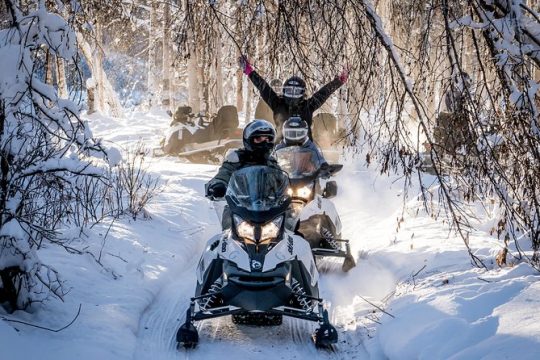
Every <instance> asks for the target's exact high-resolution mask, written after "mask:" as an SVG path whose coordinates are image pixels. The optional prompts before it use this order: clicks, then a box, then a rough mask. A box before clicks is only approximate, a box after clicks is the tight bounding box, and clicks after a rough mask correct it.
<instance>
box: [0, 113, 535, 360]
mask: <svg viewBox="0 0 540 360" xmlns="http://www.w3.org/2000/svg"><path fill="white" fill-rule="evenodd" d="M88 121H89V122H90V125H91V127H92V129H93V131H94V133H95V134H96V135H97V136H100V137H103V138H104V139H106V140H107V141H110V142H112V143H114V144H116V145H117V146H125V147H129V146H133V145H134V144H135V143H136V142H137V141H139V139H142V140H143V141H144V143H145V144H147V146H149V147H157V146H158V142H159V139H160V137H161V134H162V133H163V131H164V129H165V128H166V127H167V125H168V122H169V119H168V118H167V117H166V115H165V114H164V113H161V112H152V113H133V114H132V115H130V117H129V118H126V119H111V118H106V117H101V116H92V117H90V118H89V119H88ZM216 170H217V167H215V166H209V165H196V164H188V163H185V162H182V161H180V160H178V159H175V158H173V157H159V158H157V157H156V158H152V159H151V163H150V172H152V173H153V174H154V175H155V176H159V177H160V182H161V191H160V193H159V194H158V195H157V197H156V198H155V200H154V201H153V202H152V203H151V204H150V205H149V206H148V208H147V211H148V214H149V215H150V217H151V218H149V219H137V220H136V221H135V220H133V219H131V218H129V217H126V218H123V219H122V220H120V221H117V222H114V223H113V224H111V223H110V222H107V221H105V222H104V223H102V224H100V225H99V226H96V227H94V228H92V229H91V230H88V231H86V233H85V234H84V235H82V236H80V237H78V238H77V239H76V240H74V241H73V244H72V245H73V246H76V247H78V248H85V247H87V250H89V251H92V252H93V253H94V254H96V256H98V254H101V261H102V264H103V265H104V266H103V267H101V266H99V265H98V264H97V263H96V262H95V261H94V260H93V259H92V257H91V256H89V255H68V254H67V253H65V252H64V251H62V250H59V249H56V248H53V247H51V248H49V249H47V250H46V251H45V252H42V253H41V256H42V260H43V261H44V262H46V263H49V264H51V265H53V266H54V267H55V268H56V269H57V270H58V271H59V272H60V273H61V274H62V275H63V277H64V280H65V281H66V285H67V287H68V288H70V289H71V291H70V293H69V294H68V295H67V296H66V298H65V302H63V303H62V302H60V301H58V300H55V299H51V300H50V301H49V302H47V303H46V304H45V306H43V307H42V308H41V309H40V310H39V311H38V312H37V313H34V314H26V313H23V312H17V313H15V314H11V315H8V314H3V313H1V314H0V316H1V318H2V319H12V320H19V321H23V322H27V323H32V324H35V325H38V326H42V327H47V328H50V329H60V328H62V327H64V326H65V325H66V324H69V323H70V321H72V320H73V319H74V318H75V317H76V315H77V313H78V310H79V307H80V313H79V315H78V316H77V317H76V319H75V321H74V322H73V324H72V325H70V326H69V327H67V328H66V329H64V330H62V331H59V332H51V331H47V330H43V329H39V328H36V327H32V326H29V325H26V324H22V323H17V322H8V321H0V359H2V360H3V359H55V360H64V359H65V360H71V359H78V360H84V359H178V358H180V359H184V358H186V359H239V358H249V359H303V358H308V357H311V358H321V359H326V358H333V359H448V358H453V359H480V358H485V359H540V315H538V309H540V282H539V281H538V280H540V274H538V273H537V272H536V271H534V270H532V269H531V268H530V267H528V266H527V265H525V264H517V265H515V266H511V267H507V268H503V269H499V268H497V267H496V266H494V265H492V267H493V269H492V270H490V271H485V270H480V269H477V268H475V267H473V266H472V265H471V263H470V259H469V257H468V255H467V252H466V250H465V248H464V245H463V243H462V240H461V239H459V238H458V237H456V236H455V235H454V234H452V233H450V232H449V231H448V228H447V225H445V224H444V223H443V222H442V221H440V220H439V221H436V220H434V219H432V218H430V217H428V216H425V215H423V212H422V211H417V210H419V206H420V204H418V203H416V202H415V201H414V200H409V201H408V203H407V206H406V207H405V210H403V206H402V205H403V198H402V195H403V194H402V190H403V188H402V184H401V182H400V181H399V178H397V177H395V178H392V177H387V176H381V175H378V174H377V172H376V171H374V170H371V169H366V168H365V167H364V165H363V160H360V159H348V160H347V161H346V163H345V167H344V170H343V171H342V173H340V174H339V176H338V178H337V181H338V184H339V186H340V194H339V195H338V197H337V198H336V200H335V202H336V205H337V207H338V210H339V212H340V214H341V218H342V221H343V229H344V233H343V237H344V238H348V239H350V240H351V244H352V248H353V251H354V253H355V254H356V256H357V263H358V266H357V267H356V268H355V269H353V270H351V271H350V272H349V273H347V274H344V273H341V272H340V271H329V272H325V273H323V274H322V277H321V284H320V287H321V295H322V297H323V298H325V299H326V300H327V301H328V305H329V309H330V312H331V318H332V322H333V323H334V324H335V326H336V327H337V329H338V331H339V336H340V341H339V343H338V345H337V347H336V351H335V352H326V351H320V350H316V349H315V347H314V346H313V344H312V343H311V338H310V335H311V332H312V331H313V330H314V329H315V325H314V324H311V323H307V322H304V321H301V320H291V319H285V321H284V323H283V325H282V326H279V327H270V328H256V327H250V326H241V325H234V324H232V322H231V321H230V319H229V318H222V319H216V320H207V321H203V322H201V323H200V324H199V325H198V326H199V334H200V337H201V339H200V343H199V346H198V347H197V348H196V349H195V350H192V351H183V350H182V351H178V350H176V347H175V334H176V330H177V328H178V327H179V326H180V324H181V322H182V321H183V316H184V313H185V310H186V308H187V306H188V301H189V298H190V296H192V295H193V292H194V286H195V266H196V263H197V261H198V257H199V255H200V254H201V252H202V250H203V247H204V245H205V242H206V240H207V239H208V238H209V237H210V236H211V235H213V234H215V233H217V232H218V231H219V229H220V227H219V224H218V220H217V216H216V212H215V210H214V209H213V206H212V204H211V203H210V202H209V201H208V200H206V199H205V198H204V195H203V189H204V186H203V185H204V183H205V182H206V181H208V179H210V178H211V177H212V176H213V175H214V174H215V172H216ZM417 213H418V215H417ZM402 217H403V221H402V222H400V225H399V231H396V228H397V226H398V219H400V218H402ZM484 220H485V223H489V221H491V220H492V219H487V218H486V219H484ZM471 246H472V248H473V249H474V250H475V251H476V252H477V254H479V255H481V256H485V257H490V258H494V254H495V253H496V252H497V251H498V248H497V244H496V242H495V241H494V239H493V238H492V237H491V236H489V234H488V233H484V232H477V233H475V234H474V236H473V237H472V238H471Z"/></svg>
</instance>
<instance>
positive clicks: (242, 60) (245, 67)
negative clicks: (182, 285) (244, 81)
mask: <svg viewBox="0 0 540 360" xmlns="http://www.w3.org/2000/svg"><path fill="white" fill-rule="evenodd" d="M238 63H239V64H240V68H242V71H243V72H244V74H246V75H247V76H249V74H251V73H252V72H253V68H252V67H251V64H250V63H249V60H248V58H247V56H245V55H242V56H240V57H239V58H238Z"/></svg>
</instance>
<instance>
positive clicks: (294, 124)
mask: <svg viewBox="0 0 540 360" xmlns="http://www.w3.org/2000/svg"><path fill="white" fill-rule="evenodd" d="M308 132H309V127H308V124H307V122H305V121H304V120H302V118H301V117H300V116H291V117H290V118H289V119H288V120H287V121H285V123H284V124H283V138H284V139H285V143H286V144H287V145H302V144H303V143H304V142H305V141H306V140H307V138H308Z"/></svg>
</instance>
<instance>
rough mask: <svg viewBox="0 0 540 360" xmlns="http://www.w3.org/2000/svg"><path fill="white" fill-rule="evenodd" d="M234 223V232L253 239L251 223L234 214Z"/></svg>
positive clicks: (244, 237) (253, 230)
mask: <svg viewBox="0 0 540 360" xmlns="http://www.w3.org/2000/svg"><path fill="white" fill-rule="evenodd" d="M233 219H234V225H235V226H236V233H237V234H238V236H240V237H241V238H243V239H249V240H251V241H254V240H255V226H253V225H251V224H250V223H248V222H247V221H245V220H244V219H242V218H241V217H240V216H237V215H234V216H233Z"/></svg>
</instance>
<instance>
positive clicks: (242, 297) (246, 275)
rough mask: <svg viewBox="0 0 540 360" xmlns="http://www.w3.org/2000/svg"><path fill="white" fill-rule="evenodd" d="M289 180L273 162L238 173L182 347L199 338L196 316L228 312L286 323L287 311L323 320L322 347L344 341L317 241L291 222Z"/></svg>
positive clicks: (200, 276)
mask: <svg viewBox="0 0 540 360" xmlns="http://www.w3.org/2000/svg"><path fill="white" fill-rule="evenodd" d="M288 186H289V180H288V177H287V175H286V174H285V173H284V172H283V171H280V170H278V169H275V168H270V167H267V166H250V167H246V168H243V169H240V170H238V171H236V172H235V173H234V174H233V175H232V177H231V179H230V180H229V185H228V188H227V192H226V195H225V199H226V202H227V204H228V206H229V209H230V211H229V213H228V216H230V217H231V227H230V228H229V229H226V230H224V231H223V233H221V234H218V235H216V236H214V237H212V238H211V239H210V240H209V241H208V243H207V246H206V250H205V252H204V253H203V255H202V257H201V259H200V261H199V264H198V266H197V285H196V290H195V296H194V297H192V298H191V302H190V306H189V308H188V310H187V313H186V319H185V323H184V324H183V325H182V326H181V327H180V328H179V330H178V332H177V334H176V339H177V342H178V347H184V348H193V347H195V346H196V345H197V343H198V340H199V336H198V332H197V329H196V328H195V326H194V323H195V322H197V321H201V320H205V319H211V318H216V317H221V316H227V315H232V321H233V322H234V323H237V324H249V325H280V324H281V323H282V319H283V316H289V317H294V318H299V319H304V320H308V321H314V322H318V323H319V324H320V327H319V328H318V329H317V330H316V332H315V333H314V334H313V340H314V342H315V345H316V346H317V347H330V346H331V345H332V344H334V343H336V342H337V337H338V336H337V331H336V329H335V328H334V327H333V326H332V325H331V324H330V322H329V320H328V312H327V310H326V309H324V308H323V300H322V299H321V298H320V297H319V283H318V280H319V273H318V271H317V267H316V265H315V261H314V258H313V255H312V253H311V249H310V246H309V244H308V242H307V241H306V240H305V239H303V238H302V237H300V236H298V235H295V234H294V233H293V232H291V231H289V230H287V229H286V228H285V226H284V224H285V215H286V211H287V209H288V207H289V204H290V201H291V198H290V196H289V195H288V194H287V189H288ZM212 200H216V199H212Z"/></svg>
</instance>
